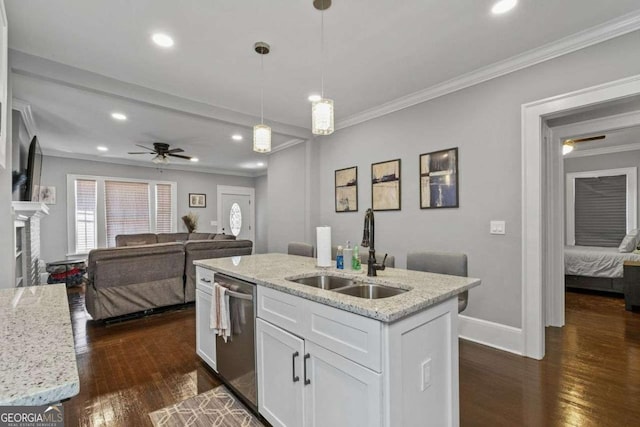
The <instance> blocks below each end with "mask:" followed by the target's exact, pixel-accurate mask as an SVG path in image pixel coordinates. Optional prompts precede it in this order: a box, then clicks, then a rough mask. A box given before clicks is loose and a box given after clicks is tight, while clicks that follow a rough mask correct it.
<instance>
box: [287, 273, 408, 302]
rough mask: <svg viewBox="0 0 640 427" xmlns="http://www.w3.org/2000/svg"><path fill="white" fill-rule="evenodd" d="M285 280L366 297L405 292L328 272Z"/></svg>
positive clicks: (387, 295) (386, 296) (390, 295)
mask: <svg viewBox="0 0 640 427" xmlns="http://www.w3.org/2000/svg"><path fill="white" fill-rule="evenodd" d="M287 280H289V281H290V282H295V283H300V284H301V285H306V286H311V287H314V288H318V289H324V290H329V291H333V292H337V293H339V294H344V295H351V296H354V297H358V298H366V299H380V298H389V297H392V296H395V295H399V294H402V293H404V292H407V290H406V289H400V288H393V287H391V286H384V285H376V284H373V283H363V282H359V281H355V280H353V279H349V278H346V277H339V276H332V275H329V274H319V275H316V276H310V277H302V278H299V279H287Z"/></svg>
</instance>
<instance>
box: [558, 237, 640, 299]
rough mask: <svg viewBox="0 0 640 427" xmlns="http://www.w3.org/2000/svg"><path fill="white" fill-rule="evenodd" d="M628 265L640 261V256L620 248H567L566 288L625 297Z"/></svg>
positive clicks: (565, 252)
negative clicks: (625, 272)
mask: <svg viewBox="0 0 640 427" xmlns="http://www.w3.org/2000/svg"><path fill="white" fill-rule="evenodd" d="M624 261H640V254H636V253H633V252H620V251H619V250H618V248H617V247H614V248H606V247H599V246H565V247H564V274H565V286H566V287H569V288H583V289H594V290H599V291H607V292H616V293H622V291H623V288H624V284H623V281H622V276H623V263H624Z"/></svg>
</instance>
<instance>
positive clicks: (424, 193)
mask: <svg viewBox="0 0 640 427" xmlns="http://www.w3.org/2000/svg"><path fill="white" fill-rule="evenodd" d="M457 207H458V148H457V147H456V148H449V149H448V150H441V151H434V152H433V153H425V154H421V155H420V209H434V208H457Z"/></svg>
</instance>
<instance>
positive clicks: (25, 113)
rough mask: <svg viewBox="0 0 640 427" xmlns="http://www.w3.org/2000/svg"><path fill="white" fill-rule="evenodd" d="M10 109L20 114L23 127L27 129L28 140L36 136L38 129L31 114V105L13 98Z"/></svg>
mask: <svg viewBox="0 0 640 427" xmlns="http://www.w3.org/2000/svg"><path fill="white" fill-rule="evenodd" d="M11 106H12V108H13V109H14V110H16V111H19V112H20V115H21V116H22V121H23V122H24V127H25V128H26V129H27V133H28V134H29V138H33V137H34V136H35V135H37V134H38V128H37V127H36V120H35V119H34V118H33V112H32V111H31V105H29V103H27V102H26V101H23V100H21V99H18V98H13V101H12V105H11Z"/></svg>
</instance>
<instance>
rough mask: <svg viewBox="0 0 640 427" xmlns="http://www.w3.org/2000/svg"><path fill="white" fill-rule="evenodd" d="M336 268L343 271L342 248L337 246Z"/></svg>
mask: <svg viewBox="0 0 640 427" xmlns="http://www.w3.org/2000/svg"><path fill="white" fill-rule="evenodd" d="M336 268H337V269H339V270H343V269H344V254H343V253H342V246H338V254H337V255H336Z"/></svg>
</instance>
